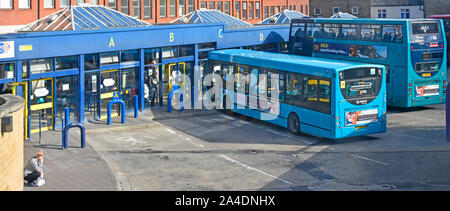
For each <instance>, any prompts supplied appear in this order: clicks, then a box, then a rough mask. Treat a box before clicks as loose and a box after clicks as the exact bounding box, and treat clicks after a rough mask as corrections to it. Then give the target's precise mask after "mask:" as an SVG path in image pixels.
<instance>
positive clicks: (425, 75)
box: [422, 73, 431, 77]
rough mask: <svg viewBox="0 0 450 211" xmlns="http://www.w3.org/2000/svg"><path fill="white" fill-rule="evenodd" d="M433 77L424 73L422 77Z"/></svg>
mask: <svg viewBox="0 0 450 211" xmlns="http://www.w3.org/2000/svg"><path fill="white" fill-rule="evenodd" d="M430 76H431V73H424V74H422V77H430Z"/></svg>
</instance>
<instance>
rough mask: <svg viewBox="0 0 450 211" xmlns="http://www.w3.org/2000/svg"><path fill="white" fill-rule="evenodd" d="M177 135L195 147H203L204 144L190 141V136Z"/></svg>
mask: <svg viewBox="0 0 450 211" xmlns="http://www.w3.org/2000/svg"><path fill="white" fill-rule="evenodd" d="M178 137H179V138H181V139H184V140H186V141H188V142H189V143H191V144H192V145H194V146H196V147H205V145H203V144H196V143H194V142H192V140H191V139H190V138H187V137H184V136H183V135H179V136H178Z"/></svg>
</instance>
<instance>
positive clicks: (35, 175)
mask: <svg viewBox="0 0 450 211" xmlns="http://www.w3.org/2000/svg"><path fill="white" fill-rule="evenodd" d="M43 164H44V152H42V150H41V151H39V152H37V153H36V155H35V156H33V157H32V158H31V159H30V161H29V162H28V164H27V166H26V167H25V171H24V179H25V180H26V181H27V184H28V185H31V186H41V185H44V183H45V180H44V171H43V169H42V167H43Z"/></svg>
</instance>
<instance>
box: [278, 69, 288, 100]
mask: <svg viewBox="0 0 450 211" xmlns="http://www.w3.org/2000/svg"><path fill="white" fill-rule="evenodd" d="M278 77H279V80H280V83H279V84H280V85H279V88H280V91H279V93H280V97H279V100H280V101H281V102H284V101H285V100H286V99H285V98H286V74H284V73H281V74H280V75H279V76H278Z"/></svg>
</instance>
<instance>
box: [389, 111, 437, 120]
mask: <svg viewBox="0 0 450 211" xmlns="http://www.w3.org/2000/svg"><path fill="white" fill-rule="evenodd" d="M392 115H394V116H401V117H408V118H413V119H414V118H416V119H423V120H428V121H437V120H436V119H430V118H426V117H420V116H417V115H415V116H411V115H407V114H399V113H395V114H392Z"/></svg>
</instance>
